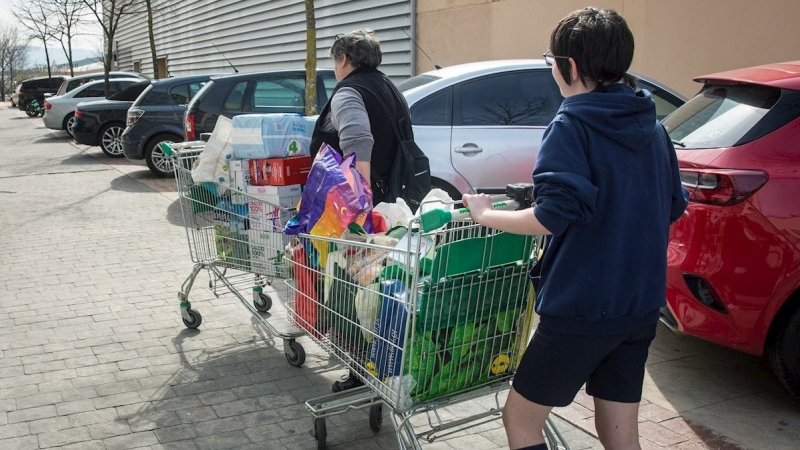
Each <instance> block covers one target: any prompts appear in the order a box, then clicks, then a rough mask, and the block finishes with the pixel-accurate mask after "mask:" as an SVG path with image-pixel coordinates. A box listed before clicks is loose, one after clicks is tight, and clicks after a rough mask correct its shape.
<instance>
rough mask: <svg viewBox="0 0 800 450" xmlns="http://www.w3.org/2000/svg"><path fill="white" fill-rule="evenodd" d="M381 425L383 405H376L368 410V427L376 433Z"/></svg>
mask: <svg viewBox="0 0 800 450" xmlns="http://www.w3.org/2000/svg"><path fill="white" fill-rule="evenodd" d="M381 425H383V404H382V403H378V404H377V405H372V406H371V407H370V408H369V427H370V428H372V431H374V432H376V433H377V432H378V431H381Z"/></svg>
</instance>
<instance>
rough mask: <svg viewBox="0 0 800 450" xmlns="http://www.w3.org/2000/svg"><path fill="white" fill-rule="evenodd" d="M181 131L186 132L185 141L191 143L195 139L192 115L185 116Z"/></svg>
mask: <svg viewBox="0 0 800 450" xmlns="http://www.w3.org/2000/svg"><path fill="white" fill-rule="evenodd" d="M183 129H184V131H185V132H186V140H187V141H193V140H194V139H195V128H194V113H190V114H187V115H186V121H185V124H184V127H183Z"/></svg>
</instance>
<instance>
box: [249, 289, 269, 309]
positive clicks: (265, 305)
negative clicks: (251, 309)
mask: <svg viewBox="0 0 800 450" xmlns="http://www.w3.org/2000/svg"><path fill="white" fill-rule="evenodd" d="M253 306H255V307H256V310H258V312H262V313H265V312H267V311H269V309H270V308H272V297H270V296H269V295H267V294H265V293H263V292H259V293H258V296H257V298H255V299H253Z"/></svg>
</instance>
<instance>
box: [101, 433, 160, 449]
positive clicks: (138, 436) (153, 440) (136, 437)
mask: <svg viewBox="0 0 800 450" xmlns="http://www.w3.org/2000/svg"><path fill="white" fill-rule="evenodd" d="M103 443H104V444H105V446H106V450H123V449H132V448H136V447H142V446H149V445H154V444H158V438H157V437H156V435H155V433H153V432H152V431H143V432H141V433H133V434H126V435H123V436H117V437H112V438H108V439H103Z"/></svg>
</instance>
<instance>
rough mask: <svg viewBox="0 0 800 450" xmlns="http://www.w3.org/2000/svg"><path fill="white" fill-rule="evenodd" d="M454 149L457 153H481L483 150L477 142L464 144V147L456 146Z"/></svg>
mask: <svg viewBox="0 0 800 450" xmlns="http://www.w3.org/2000/svg"><path fill="white" fill-rule="evenodd" d="M453 151H454V152H456V153H466V154H472V153H480V152H482V151H483V149H482V148H480V147H478V146H477V145H475V144H464V146H463V147H456V148H455V149H454V150H453Z"/></svg>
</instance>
